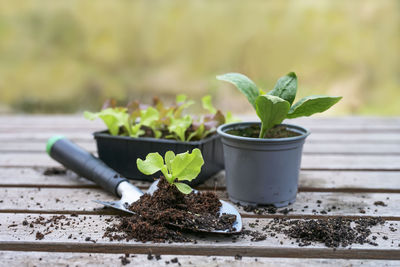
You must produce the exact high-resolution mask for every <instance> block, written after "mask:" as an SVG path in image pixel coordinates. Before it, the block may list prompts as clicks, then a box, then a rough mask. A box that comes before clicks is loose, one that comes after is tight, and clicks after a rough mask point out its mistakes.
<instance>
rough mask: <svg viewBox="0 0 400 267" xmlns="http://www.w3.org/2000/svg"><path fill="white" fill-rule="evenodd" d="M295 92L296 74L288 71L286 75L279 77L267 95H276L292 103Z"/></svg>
mask: <svg viewBox="0 0 400 267" xmlns="http://www.w3.org/2000/svg"><path fill="white" fill-rule="evenodd" d="M296 93H297V76H296V73H294V72H290V73H288V74H287V75H285V76H283V77H281V78H279V80H278V81H277V83H276V84H275V87H274V89H272V90H271V91H270V92H269V93H268V95H273V96H278V97H280V98H282V99H284V100H286V101H288V102H289V104H290V105H292V103H293V101H294V99H295V98H296Z"/></svg>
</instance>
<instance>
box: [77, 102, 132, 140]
mask: <svg viewBox="0 0 400 267" xmlns="http://www.w3.org/2000/svg"><path fill="white" fill-rule="evenodd" d="M83 115H84V117H85V118H86V119H88V120H94V119H97V118H100V119H102V120H103V122H104V124H105V125H106V126H107V128H108V131H109V132H110V134H111V135H118V133H119V128H120V127H121V126H125V127H126V126H127V125H128V123H129V115H128V114H127V113H126V108H107V109H103V110H102V111H100V112H96V113H92V112H88V111H85V112H84V113H83Z"/></svg>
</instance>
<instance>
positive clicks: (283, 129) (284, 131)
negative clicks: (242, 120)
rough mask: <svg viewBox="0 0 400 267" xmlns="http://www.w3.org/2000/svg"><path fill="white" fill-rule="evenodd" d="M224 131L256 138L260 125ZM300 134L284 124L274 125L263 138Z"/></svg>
mask: <svg viewBox="0 0 400 267" xmlns="http://www.w3.org/2000/svg"><path fill="white" fill-rule="evenodd" d="M226 133H228V134H231V135H236V136H242V137H251V138H258V137H259V135H260V126H259V125H256V124H254V125H251V126H249V127H246V128H238V129H233V130H229V131H226ZM299 135H301V134H300V133H298V132H295V131H291V130H290V129H288V128H287V126H285V125H276V126H275V127H273V128H271V129H269V130H268V131H267V132H266V133H265V136H264V138H286V137H294V136H299Z"/></svg>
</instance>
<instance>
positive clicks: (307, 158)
mask: <svg viewBox="0 0 400 267" xmlns="http://www.w3.org/2000/svg"><path fill="white" fill-rule="evenodd" d="M54 166H60V164H59V163H57V162H56V161H54V160H52V159H51V158H50V157H49V156H48V155H46V154H45V153H42V154H34V156H33V155H32V154H30V153H26V154H25V153H2V154H0V167H54ZM301 167H302V169H305V170H306V169H312V170H372V171H376V170H388V171H390V170H392V171H395V170H400V156H397V155H379V156H377V155H375V156H374V155H362V156H357V157H355V156H353V155H307V154H306V155H303V157H302V164H301Z"/></svg>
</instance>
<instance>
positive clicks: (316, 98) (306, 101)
mask: <svg viewBox="0 0 400 267" xmlns="http://www.w3.org/2000/svg"><path fill="white" fill-rule="evenodd" d="M340 99H342V97H341V96H323V95H313V96H307V97H304V98H302V99H300V100H299V101H298V102H296V104H294V105H293V106H292V107H291V108H290V111H289V113H288V114H287V118H289V119H293V118H297V117H302V116H310V115H312V114H314V113H318V112H324V111H325V110H327V109H329V108H330V107H332V106H333V105H334V104H336V103H337V102H339V100H340Z"/></svg>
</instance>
